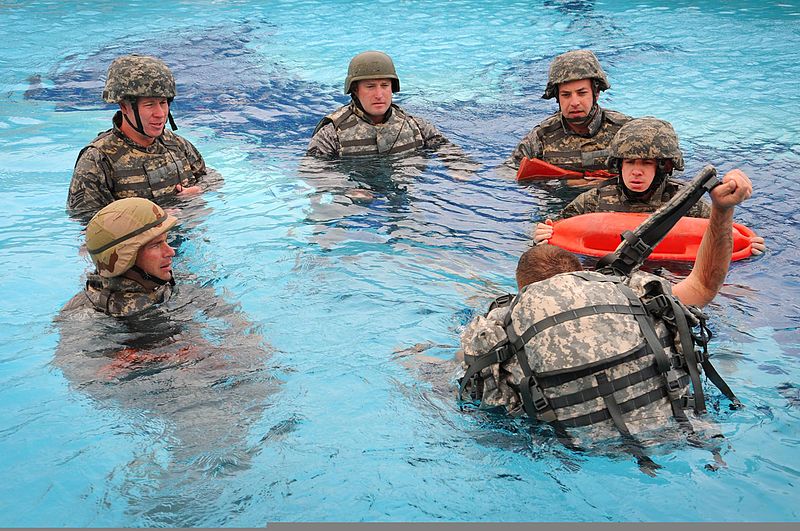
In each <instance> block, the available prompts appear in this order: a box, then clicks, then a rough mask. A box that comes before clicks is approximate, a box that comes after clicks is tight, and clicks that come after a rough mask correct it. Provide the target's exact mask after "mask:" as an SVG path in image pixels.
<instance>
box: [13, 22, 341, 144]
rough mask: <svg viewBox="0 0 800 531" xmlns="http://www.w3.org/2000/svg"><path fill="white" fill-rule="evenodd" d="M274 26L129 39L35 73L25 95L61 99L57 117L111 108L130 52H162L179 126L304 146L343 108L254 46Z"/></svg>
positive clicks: (248, 24)
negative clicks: (113, 82) (108, 84)
mask: <svg viewBox="0 0 800 531" xmlns="http://www.w3.org/2000/svg"><path fill="white" fill-rule="evenodd" d="M271 27H272V26H271V24H270V23H269V22H266V21H264V20H248V21H242V22H241V23H239V24H237V23H236V22H235V21H234V22H231V23H230V24H225V25H219V26H214V27H207V28H204V29H203V31H202V34H199V33H198V32H197V31H196V30H194V29H193V30H184V31H180V32H178V33H176V34H166V35H160V36H159V37H158V38H156V39H153V40H149V39H148V40H142V39H141V38H139V37H123V38H121V39H120V40H119V41H118V42H115V43H113V44H109V45H106V46H103V47H101V48H100V49H99V50H97V51H95V52H94V53H91V54H89V55H88V56H85V57H84V56H81V57H77V56H67V57H65V58H64V59H63V60H62V61H61V62H60V63H59V64H57V65H55V67H53V68H52V69H51V71H49V72H47V73H43V72H34V73H32V74H31V76H30V77H29V80H28V81H29V83H30V87H29V88H28V90H27V91H25V93H24V97H25V98H26V99H30V100H39V101H48V102H54V103H55V104H56V107H55V110H56V112H65V111H82V110H95V109H102V108H106V107H109V105H108V104H106V103H104V102H103V101H102V99H101V95H102V91H103V84H104V82H105V77H106V72H107V69H108V66H109V65H110V64H111V62H112V61H113V60H114V59H115V58H116V57H118V56H120V55H123V54H126V53H140V54H147V55H156V56H158V57H159V58H161V59H162V60H163V61H164V62H166V63H167V65H169V66H170V68H171V70H172V71H173V73H174V75H175V79H176V83H177V91H178V95H177V97H176V98H175V102H174V104H173V108H172V110H173V114H174V116H175V118H176V121H177V123H178V126H179V127H181V126H184V125H185V126H186V127H187V129H188V128H190V127H191V126H192V125H196V126H204V127H211V128H213V130H214V131H215V133H216V134H218V135H219V136H220V137H225V138H230V139H233V140H240V141H241V140H243V141H245V142H247V143H253V144H257V145H264V144H267V145H286V144H290V145H294V144H297V145H300V144H302V145H303V146H304V145H305V143H306V142H307V139H308V138H309V137H310V136H311V132H312V131H313V128H314V126H315V125H316V123H317V121H318V120H319V119H320V118H321V117H322V116H324V115H325V114H326V113H327V112H330V110H332V109H334V108H335V107H336V106H338V105H339V104H340V103H338V102H337V101H336V100H335V99H334V98H333V96H332V94H336V92H335V91H334V90H333V89H330V90H328V89H327V87H323V86H321V85H319V84H316V83H310V82H305V81H301V80H299V79H296V78H293V77H292V75H291V72H288V71H287V70H286V69H285V68H283V67H282V66H281V64H280V62H279V61H278V60H275V59H272V60H269V62H268V63H266V64H265V63H264V58H263V57H260V56H259V55H258V54H257V53H256V52H255V51H254V50H253V49H252V48H250V47H249V45H250V43H251V39H252V38H255V37H256V36H258V37H259V38H262V37H263V35H264V34H269V33H270V30H269V28H271ZM209 58H213V59H212V60H210V59H209ZM339 97H340V99H341V95H340V96H339ZM179 132H180V131H179ZM252 153H258V151H257V150H253V151H252V152H251V154H252Z"/></svg>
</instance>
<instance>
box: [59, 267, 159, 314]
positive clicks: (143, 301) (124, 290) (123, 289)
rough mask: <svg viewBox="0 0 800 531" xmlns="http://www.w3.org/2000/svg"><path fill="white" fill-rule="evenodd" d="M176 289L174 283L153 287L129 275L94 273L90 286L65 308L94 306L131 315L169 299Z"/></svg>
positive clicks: (102, 309)
mask: <svg viewBox="0 0 800 531" xmlns="http://www.w3.org/2000/svg"><path fill="white" fill-rule="evenodd" d="M172 289H173V284H172V283H167V284H163V285H161V286H158V287H156V289H154V290H149V289H147V288H145V287H144V286H142V285H141V284H139V283H138V282H136V281H134V280H131V279H129V278H126V277H112V278H106V277H102V276H100V275H98V274H91V275H89V276H88V278H87V280H86V288H85V289H84V290H83V291H81V292H80V293H78V294H77V295H75V296H74V297H72V299H70V301H69V302H67V304H66V305H65V306H64V308H63V309H62V310H61V312H62V313H66V312H70V311H75V310H82V309H94V310H97V311H98V312H103V313H104V314H106V315H110V316H111V317H130V316H132V315H137V314H140V313H142V312H144V311H145V310H148V309H150V308H152V307H154V306H156V305H158V304H161V303H163V302H166V301H168V300H169V298H170V296H171V295H172Z"/></svg>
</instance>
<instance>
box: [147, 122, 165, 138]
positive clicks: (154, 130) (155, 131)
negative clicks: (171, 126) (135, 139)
mask: <svg viewBox="0 0 800 531" xmlns="http://www.w3.org/2000/svg"><path fill="white" fill-rule="evenodd" d="M145 131H146V132H147V136H151V137H153V138H155V137H157V136H161V135H162V134H164V126H163V125H162V126H161V127H148V128H147V129H145Z"/></svg>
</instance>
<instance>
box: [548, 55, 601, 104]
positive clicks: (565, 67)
mask: <svg viewBox="0 0 800 531" xmlns="http://www.w3.org/2000/svg"><path fill="white" fill-rule="evenodd" d="M579 79H593V80H595V81H596V83H597V91H598V92H602V91H604V90H607V89H609V88H610V87H611V85H610V84H609V83H608V78H607V77H606V73H605V72H603V67H601V66H600V61H598V60H597V57H596V56H595V55H594V53H592V51H591V50H572V51H569V52H567V53H562V54H561V55H559V56H557V57H556V58H555V59H553V62H552V63H550V75H549V76H548V78H547V88H545V90H544V94H542V98H544V99H546V100H549V99H550V98H555V97H556V96H557V95H558V85H559V84H560V83H567V82H568V81H577V80H579Z"/></svg>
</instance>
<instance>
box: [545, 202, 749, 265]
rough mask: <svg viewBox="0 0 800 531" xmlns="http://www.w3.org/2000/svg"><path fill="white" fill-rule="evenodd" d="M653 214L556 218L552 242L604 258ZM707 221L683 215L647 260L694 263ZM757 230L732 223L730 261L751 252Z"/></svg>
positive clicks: (608, 213) (599, 214)
mask: <svg viewBox="0 0 800 531" xmlns="http://www.w3.org/2000/svg"><path fill="white" fill-rule="evenodd" d="M649 215H650V214H634V213H628V212H596V213H592V214H581V215H580V216H574V217H571V218H567V219H562V220H559V221H556V222H555V223H554V224H553V236H552V238H550V243H551V244H552V245H556V246H558V247H561V248H562V249H566V250H567V251H572V252H573V253H578V254H583V255H587V256H597V257H602V256H605V255H606V254H608V253H611V252H613V251H614V250H615V249H616V248H617V246H618V245H619V243H620V241H621V239H620V235H621V234H622V233H623V232H625V231H626V230H633V229H635V228H636V227H638V226H639V225H640V224H641V223H642V222H643V221H644V220H645V219H647V217H648V216H649ZM706 227H708V220H707V219H704V218H681V219H680V220H678V223H677V224H675V226H674V227H672V229H671V230H670V231H669V233H667V235H666V236H665V237H664V239H663V240H661V243H659V244H658V245H656V248H655V249H654V250H653V252H652V253H651V254H650V256H649V257H648V260H674V261H679V262H694V261H695V259H696V258H697V249H698V248H699V247H700V241H701V240H702V239H703V234H704V233H705V230H706ZM752 236H755V233H754V232H753V231H752V230H750V229H748V228H747V227H745V226H744V225H740V224H739V223H734V224H733V254H732V256H731V260H741V259H742V258H747V257H748V256H750V255H751V253H752V251H751V244H750V237H752Z"/></svg>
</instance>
